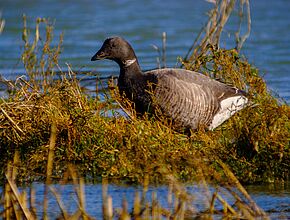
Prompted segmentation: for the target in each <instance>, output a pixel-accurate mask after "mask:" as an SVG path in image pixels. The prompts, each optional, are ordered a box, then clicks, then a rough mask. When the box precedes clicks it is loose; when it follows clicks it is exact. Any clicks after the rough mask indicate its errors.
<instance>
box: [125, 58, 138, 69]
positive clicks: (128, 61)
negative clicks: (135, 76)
mask: <svg viewBox="0 0 290 220" xmlns="http://www.w3.org/2000/svg"><path fill="white" fill-rule="evenodd" d="M135 62H136V59H133V60H126V61H125V62H124V64H125V67H128V66H130V65H132V64H133V63H135Z"/></svg>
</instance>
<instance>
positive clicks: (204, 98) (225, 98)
mask: <svg viewBox="0 0 290 220" xmlns="http://www.w3.org/2000/svg"><path fill="white" fill-rule="evenodd" d="M102 59H109V60H113V61H115V62H116V63H118V64H119V67H120V75H119V78H118V88H119V91H120V93H121V94H125V95H126V97H127V98H129V99H130V100H131V101H133V102H134V104H135V108H136V111H137V113H145V112H151V113H154V110H155V109H156V107H157V106H158V107H159V109H161V111H162V114H163V115H164V116H166V117H169V118H171V119H172V121H173V124H174V126H175V127H176V128H178V129H180V128H183V129H196V128H198V126H199V125H202V126H205V127H206V128H208V129H209V130H212V129H214V128H216V127H218V126H219V125H220V124H222V123H223V122H224V121H226V120H227V119H229V118H230V117H231V116H232V115H233V114H235V113H236V112H237V111H239V110H241V109H243V108H244V107H245V106H246V105H247V102H248V99H247V98H246V96H245V95H246V94H245V92H244V91H242V90H239V89H237V88H234V87H231V86H229V85H226V84H224V83H221V82H219V81H216V80H214V79H211V78H210V77H208V76H205V75H203V74H201V73H198V72H193V71H189V70H185V69H174V68H165V69H154V70H150V71H147V72H142V70H141V69H140V66H139V63H138V59H137V57H136V55H135V52H134V50H133V48H132V47H131V45H130V44H129V43H128V42H127V41H126V40H124V39H123V38H121V37H111V38H108V39H106V40H105V42H104V43H103V45H102V47H101V48H100V50H99V51H98V52H97V53H96V54H95V55H94V56H93V57H92V59H91V60H92V61H95V60H102Z"/></svg>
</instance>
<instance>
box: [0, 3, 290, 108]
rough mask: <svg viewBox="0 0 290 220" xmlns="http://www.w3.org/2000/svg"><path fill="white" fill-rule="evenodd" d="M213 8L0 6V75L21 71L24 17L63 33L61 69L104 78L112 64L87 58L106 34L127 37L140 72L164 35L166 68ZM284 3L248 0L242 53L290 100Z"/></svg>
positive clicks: (225, 42) (152, 61)
mask: <svg viewBox="0 0 290 220" xmlns="http://www.w3.org/2000/svg"><path fill="white" fill-rule="evenodd" d="M212 7H213V5H212V4H211V3H208V2H206V1H204V0H195V1H192V0H183V1H176V0H168V1H166V2H164V1H159V0H145V1H133V0H113V1H103V0H102V1H101V0H98V1H93V0H82V1H76V0H74V1H65V0H62V1H57V0H39V1H33V0H26V1H22V0H1V2H0V10H1V11H2V17H3V19H5V21H6V25H5V28H4V32H3V33H2V35H0V61H1V62H0V74H1V75H3V76H5V77H6V78H10V79H13V78H15V77H17V76H18V75H21V74H23V73H24V69H23V65H22V63H21V62H20V54H21V51H22V45H23V42H22V39H21V29H22V26H23V24H22V23H23V22H22V14H23V13H25V14H26V15H27V16H28V19H29V25H30V26H31V27H34V23H35V18H36V17H49V18H51V20H52V21H53V22H54V23H55V25H54V26H55V38H54V39H55V40H54V44H56V43H57V41H58V38H59V35H60V33H61V32H64V44H63V46H64V49H63V52H62V54H61V56H60V66H61V68H62V70H67V66H66V63H68V64H70V65H71V66H72V68H73V69H74V70H94V71H97V72H100V73H102V74H103V75H111V74H114V75H117V74H118V68H117V66H116V64H115V63H112V62H110V61H102V62H91V61H90V58H91V56H92V55H93V54H94V53H95V52H96V51H97V49H98V48H99V47H100V46H101V44H102V42H103V40H104V39H105V38H106V37H108V36H111V35H120V36H123V37H124V38H126V39H127V40H128V41H129V42H130V43H131V44H132V45H133V47H134V49H135V50H136V54H137V56H138V57H139V60H140V63H141V65H142V68H143V69H151V68H155V67H157V62H156V57H157V52H156V51H155V50H154V49H153V47H152V44H155V45H157V46H159V47H160V46H161V36H162V32H166V33H167V50H166V57H167V66H175V65H176V63H177V57H184V56H185V54H186V52H187V50H188V48H189V47H190V46H191V45H192V43H193V41H194V39H195V37H196V36H197V34H198V32H199V30H200V28H201V27H203V25H204V24H205V23H206V21H207V16H206V13H207V11H208V10H209V9H210V8H212ZM289 10H290V1H288V0H276V1H264V0H255V1H251V16H252V31H251V35H250V37H249V39H248V40H247V41H246V43H245V45H244V48H243V50H242V53H243V54H245V55H246V57H247V58H248V60H249V62H251V63H252V64H254V65H256V66H257V67H258V68H259V69H260V72H261V74H262V75H265V76H264V78H265V80H266V81H267V83H268V86H269V88H270V89H271V90H273V91H274V92H276V93H278V94H279V95H280V96H281V97H283V98H284V99H286V100H287V102H288V103H289V102H290V86H289V84H290V71H289V69H290V13H289ZM236 30H237V19H236V17H232V19H230V20H229V24H228V25H227V27H226V30H225V31H224V34H223V38H222V42H221V45H222V46H223V47H227V48H230V47H232V46H233V45H234V40H235V39H234V33H235V31H236Z"/></svg>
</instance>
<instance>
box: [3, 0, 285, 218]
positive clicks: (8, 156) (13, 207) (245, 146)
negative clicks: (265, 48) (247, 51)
mask: <svg viewBox="0 0 290 220" xmlns="http://www.w3.org/2000/svg"><path fill="white" fill-rule="evenodd" d="M236 8H238V14H239V16H240V18H241V21H240V24H239V25H240V26H239V27H238V31H237V35H236V39H237V46H236V48H234V49H222V48H219V41H220V36H221V34H222V30H223V28H224V26H225V24H226V22H227V21H228V19H229V17H230V15H231V14H232V12H233V11H234V10H236ZM242 19H246V24H247V27H246V33H245V35H243V36H241V35H240V33H241V28H242V23H243V22H242ZM23 20H24V28H23V33H22V37H23V41H24V51H23V54H22V57H21V59H22V61H23V64H24V67H25V69H26V73H27V77H19V78H17V79H16V81H15V82H11V81H5V80H4V79H2V78H1V81H2V83H5V84H6V85H7V88H8V89H7V93H8V96H7V97H6V98H2V99H1V100H0V112H1V113H0V128H1V130H0V155H1V161H0V165H1V169H0V182H1V183H2V184H1V185H3V190H2V192H1V203H0V216H1V217H5V218H6V219H14V218H16V219H22V218H27V219H37V218H39V216H37V215H36V206H35V204H34V202H33V201H32V199H31V198H32V197H33V196H31V195H27V193H26V192H25V191H22V192H21V191H19V189H18V188H17V184H25V183H31V182H33V181H42V182H45V183H46V187H45V199H44V201H43V216H42V217H43V218H44V219H46V218H47V217H48V216H46V214H47V210H48V199H47V197H46V195H47V194H48V192H52V193H53V194H54V196H55V198H56V199H57V202H58V205H59V208H60V210H61V213H60V218H61V219H79V218H83V219H91V217H90V216H89V215H88V214H87V213H86V211H85V198H84V187H85V186H84V182H85V181H93V180H95V179H98V180H101V179H102V184H103V195H102V201H103V207H102V208H103V218H104V219H112V218H113V217H116V216H118V217H119V218H120V219H130V218H135V219H149V218H153V219H155V218H156V219H159V218H161V216H163V217H165V218H167V219H185V218H187V217H201V218H205V219H212V218H213V217H214V215H217V214H218V215H221V216H223V217H229V218H245V219H254V218H256V217H258V216H259V217H262V218H267V214H266V213H265V212H264V211H263V210H261V209H260V208H259V207H258V206H257V205H256V204H255V202H254V201H253V200H252V199H251V197H250V196H249V195H248V193H247V191H246V190H245V189H244V188H243V186H242V184H249V183H260V182H264V183H265V182H267V183H269V182H270V183H272V182H285V181H289V176H290V174H289V164H290V152H289V146H290V143H289V142H290V120H289V118H290V107H289V105H287V104H286V103H285V102H284V101H283V100H281V99H280V98H278V97H275V96H274V95H273V94H271V92H270V91H269V90H268V89H267V86H266V84H265V81H264V80H263V78H262V77H261V76H260V75H259V71H258V69H257V68H255V67H254V66H252V65H251V64H250V63H249V62H248V61H247V59H246V58H245V57H243V56H242V55H241V54H240V53H239V51H240V49H241V47H242V45H243V43H244V42H245V40H246V39H247V37H248V36H249V33H250V23H251V20H250V9H249V1H247V0H246V1H242V0H241V1H232V0H231V1H229V3H228V1H218V3H216V4H215V7H214V9H213V10H212V11H210V13H209V20H208V23H207V24H206V26H205V28H203V29H202V31H201V33H200V34H199V35H198V38H197V39H196V41H195V42H194V44H193V47H192V48H190V50H189V52H188V54H187V56H186V57H185V58H184V59H181V60H180V61H181V63H182V67H183V68H186V69H190V70H194V71H198V72H201V73H203V74H206V75H208V76H210V77H213V78H216V79H220V80H222V81H223V82H225V83H228V84H232V85H233V86H236V87H238V88H240V89H243V90H245V91H247V93H248V96H249V98H250V100H251V102H252V103H253V105H252V106H249V107H248V108H246V109H244V110H242V111H241V112H239V113H237V114H235V115H234V116H233V117H232V118H230V119H229V120H228V121H227V122H225V123H224V124H223V125H221V126H220V127H219V128H217V129H215V130H214V131H206V130H204V129H203V128H199V129H198V130H197V131H193V132H191V135H190V136H189V137H188V136H187V135H185V134H181V133H177V132H175V131H174V130H173V129H171V125H170V122H168V121H162V119H158V120H156V119H154V118H149V117H147V116H144V117H143V118H137V117H136V115H135V113H134V112H133V111H132V109H130V108H129V109H127V110H126V111H128V112H130V113H128V114H129V115H130V117H129V118H128V117H124V116H123V115H121V114H120V113H119V111H118V109H120V104H119V103H120V97H119V95H118V91H117V89H116V85H115V81H114V80H110V81H109V82H108V85H109V86H108V88H109V90H107V91H104V97H105V98H104V100H103V99H101V98H100V96H97V97H94V98H93V97H91V96H88V95H87V94H85V93H84V92H83V88H82V87H81V86H80V81H79V80H78V77H77V75H76V73H75V72H74V71H73V70H72V69H71V67H70V66H69V65H68V67H67V68H68V71H62V70H61V68H60V67H59V65H58V58H59V55H60V53H61V50H62V49H61V44H62V41H63V36H62V35H61V36H60V39H59V44H57V45H54V46H52V44H53V42H54V41H53V25H52V24H51V22H50V21H49V20H48V19H46V18H37V20H36V27H35V29H34V30H32V29H30V28H28V25H27V21H26V17H25V16H24V17H23ZM43 32H44V34H43ZM32 33H35V34H34V35H33V34H32ZM31 40H32V41H31ZM163 41H164V42H165V40H163ZM40 45H41V46H40ZM164 45H165V43H164ZM164 48H165V47H164ZM162 51H164V54H165V50H164V49H163V50H162ZM160 60H164V61H165V58H162V59H160ZM57 72H58V74H57ZM101 82H102V81H101V80H100V81H99V87H100V88H101V89H102V88H103V87H104V86H103V84H102V83H101ZM96 90H98V88H96ZM126 106H130V103H128V105H126ZM108 115H110V117H108ZM58 181H60V182H72V183H73V184H75V186H76V195H77V198H78V204H79V208H78V209H77V210H76V211H75V213H73V214H69V213H68V212H67V211H66V210H65V207H64V206H63V201H62V200H61V198H60V196H59V194H58V192H56V191H55V190H54V188H53V187H52V185H51V183H55V182H58ZM108 181H109V182H118V181H126V182H128V183H139V184H141V185H143V187H144V189H143V192H142V195H140V194H138V193H136V196H135V200H134V205H133V207H134V208H133V211H132V212H131V210H128V209H127V204H126V200H124V202H123V205H122V207H121V208H120V209H119V210H117V214H116V213H115V211H116V210H114V211H113V208H112V203H113V201H112V198H111V197H110V195H108V194H107V184H108ZM184 182H190V183H198V184H202V185H203V186H204V187H205V189H207V190H206V192H207V193H205V195H204V197H205V200H206V201H207V202H208V206H207V207H208V208H207V209H206V210H198V209H197V208H193V207H191V201H192V199H194V198H193V197H194V195H191V194H189V193H188V192H187V191H186V188H185V187H184V185H183V183H184ZM155 183H156V184H158V183H162V184H166V185H168V187H170V191H171V193H169V194H170V195H168V198H169V199H168V204H169V207H171V208H164V207H162V206H161V205H160V204H159V202H158V198H156V196H153V197H152V198H153V199H152V201H151V202H148V201H146V200H145V199H144V195H145V194H146V192H147V189H148V185H149V184H155ZM209 185H213V186H215V192H214V193H209V190H208V187H209ZM221 189H223V190H225V191H226V192H227V196H230V197H231V199H234V201H235V203H234V205H230V204H229V203H228V202H227V199H228V198H227V196H225V195H223V194H222V193H221ZM30 193H32V194H33V192H32V191H31V192H30ZM172 197H174V198H175V203H174V204H172ZM170 198H171V199H170ZM217 203H219V204H222V207H223V210H216V208H215V205H216V204H217Z"/></svg>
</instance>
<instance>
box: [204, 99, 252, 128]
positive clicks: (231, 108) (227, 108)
mask: <svg viewBox="0 0 290 220" xmlns="http://www.w3.org/2000/svg"><path fill="white" fill-rule="evenodd" d="M247 103H248V99H247V98H246V97H245V96H234V97H230V98H227V99H224V100H223V101H221V103H220V105H221V109H220V110H219V112H218V113H217V114H216V115H215V116H214V117H213V120H212V122H211V124H210V126H209V129H210V130H213V129H215V128H216V127H218V126H219V125H221V124H222V123H223V122H224V121H226V120H228V119H229V118H230V117H231V116H232V115H234V114H235V113H236V112H238V111H240V110H241V109H243V108H244V107H245V106H246V104H247Z"/></svg>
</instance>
